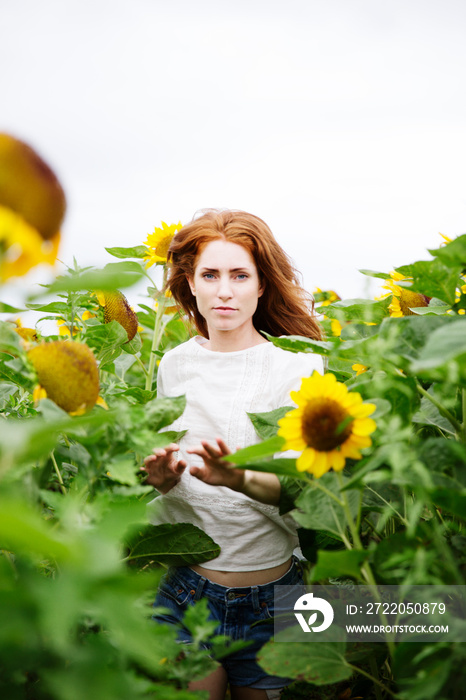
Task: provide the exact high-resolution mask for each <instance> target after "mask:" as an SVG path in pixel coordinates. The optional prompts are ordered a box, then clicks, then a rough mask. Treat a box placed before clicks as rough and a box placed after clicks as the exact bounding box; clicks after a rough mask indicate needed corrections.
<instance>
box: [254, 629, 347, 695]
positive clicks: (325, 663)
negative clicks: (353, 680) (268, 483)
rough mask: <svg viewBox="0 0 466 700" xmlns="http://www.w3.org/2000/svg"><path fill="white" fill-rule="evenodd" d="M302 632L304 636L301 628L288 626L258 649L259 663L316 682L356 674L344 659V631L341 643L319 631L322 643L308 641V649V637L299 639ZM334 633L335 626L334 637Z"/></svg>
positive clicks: (280, 673)
mask: <svg viewBox="0 0 466 700" xmlns="http://www.w3.org/2000/svg"><path fill="white" fill-rule="evenodd" d="M296 630H297V631H296ZM300 633H301V637H302V630H301V629H300V628H295V627H287V628H286V629H284V630H283V631H282V632H280V633H279V634H278V635H276V636H275V640H273V641H270V642H267V644H265V645H264V646H263V647H262V649H261V650H260V652H259V655H258V661H259V665H260V666H261V667H262V668H263V669H264V670H265V671H267V673H269V674H271V675H276V676H287V677H289V678H299V679H300V680H303V681H307V682H308V683H313V684H314V685H327V684H330V683H338V681H342V680H345V679H346V678H349V677H350V676H351V675H352V674H353V670H352V669H351V668H350V667H349V666H348V664H347V663H346V660H345V649H346V644H345V641H344V635H343V632H342V633H341V641H339V642H326V641H325V636H326V635H325V631H324V632H320V633H319V642H318V643H315V644H313V643H309V644H308V646H307V647H305V651H304V649H303V641H305V640H303V639H302V638H301V640H300V641H296V640H297V638H298V635H299V634H300ZM335 634H336V631H335V630H334V629H333V630H332V635H333V637H334V636H335Z"/></svg>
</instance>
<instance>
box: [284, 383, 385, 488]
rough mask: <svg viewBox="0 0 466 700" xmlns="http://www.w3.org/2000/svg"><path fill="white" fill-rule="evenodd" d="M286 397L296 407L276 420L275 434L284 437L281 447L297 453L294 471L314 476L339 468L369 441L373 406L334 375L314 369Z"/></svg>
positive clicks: (358, 453)
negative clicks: (284, 441)
mask: <svg viewBox="0 0 466 700" xmlns="http://www.w3.org/2000/svg"><path fill="white" fill-rule="evenodd" d="M290 396H291V398H292V400H293V401H294V402H295V403H296V404H297V406H298V407H297V408H295V409H293V410H292V411H290V412H289V413H287V414H286V415H285V417H284V418H282V419H281V420H280V421H278V424H279V426H280V428H279V430H278V435H280V436H281V437H283V438H285V440H286V443H285V445H284V449H285V450H297V451H299V452H301V455H300V456H299V457H298V459H297V462H296V467H297V469H298V471H308V472H310V473H311V474H313V475H314V476H315V477H317V478H318V477H320V476H322V475H323V474H325V473H326V472H328V471H329V470H330V469H334V470H335V471H341V470H342V469H343V467H344V466H345V461H346V459H347V458H351V459H361V457H362V455H361V452H360V450H361V449H362V448H364V447H370V445H371V444H372V441H371V439H370V437H369V435H370V434H371V433H373V432H374V430H375V429H376V427H377V426H376V423H375V421H374V420H372V418H368V416H370V414H371V413H373V412H374V411H375V408H376V407H375V406H374V404H370V403H363V401H362V398H361V395H360V394H358V393H357V392H349V391H348V389H347V387H346V386H345V385H344V384H342V383H341V382H337V380H336V378H335V375H333V374H325V375H323V376H322V375H321V374H319V372H314V373H313V375H312V377H306V378H305V379H303V380H302V384H301V389H300V390H299V391H292V392H291V394H290Z"/></svg>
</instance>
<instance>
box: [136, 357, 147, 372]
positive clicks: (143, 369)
mask: <svg viewBox="0 0 466 700" xmlns="http://www.w3.org/2000/svg"><path fill="white" fill-rule="evenodd" d="M134 357H135V359H136V362H137V363H138V365H139V367H140V368H141V369H142V371H143V373H144V376H145V377H148V376H149V372H148V371H147V369H146V368H145V367H144V362H143V361H142V360H141V358H140V357H138V356H137V355H134Z"/></svg>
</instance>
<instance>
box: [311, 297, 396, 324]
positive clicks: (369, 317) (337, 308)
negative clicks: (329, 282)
mask: <svg viewBox="0 0 466 700" xmlns="http://www.w3.org/2000/svg"><path fill="white" fill-rule="evenodd" d="M389 306H390V298H389V297H387V298H386V299H381V300H380V301H373V300H372V299H344V300H342V301H335V302H334V303H333V304H329V305H328V306H325V307H322V308H321V309H320V310H321V311H322V312H323V313H325V315H326V316H328V317H329V318H334V319H336V320H337V321H340V322H345V321H364V322H365V323H381V321H382V320H383V319H384V318H385V317H386V316H388V307H389Z"/></svg>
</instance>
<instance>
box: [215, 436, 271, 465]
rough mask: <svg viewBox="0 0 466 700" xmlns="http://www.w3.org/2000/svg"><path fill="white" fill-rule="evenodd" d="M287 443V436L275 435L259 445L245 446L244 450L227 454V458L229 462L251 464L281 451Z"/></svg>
mask: <svg viewBox="0 0 466 700" xmlns="http://www.w3.org/2000/svg"><path fill="white" fill-rule="evenodd" d="M284 444H285V438H282V437H279V436H278V435H275V436H273V437H270V438H268V439H267V440H264V442H260V443H258V444H257V445H251V446H250V447H244V448H243V449H242V450H238V451H237V452H235V453H234V454H231V455H227V457H225V459H226V460H227V461H228V462H234V463H235V464H238V465H241V466H242V465H244V464H249V463H250V462H251V463H252V462H255V461H257V460H261V459H263V458H265V457H271V456H272V455H274V454H275V453H276V452H280V450H281V449H282V448H283V445H284Z"/></svg>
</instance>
